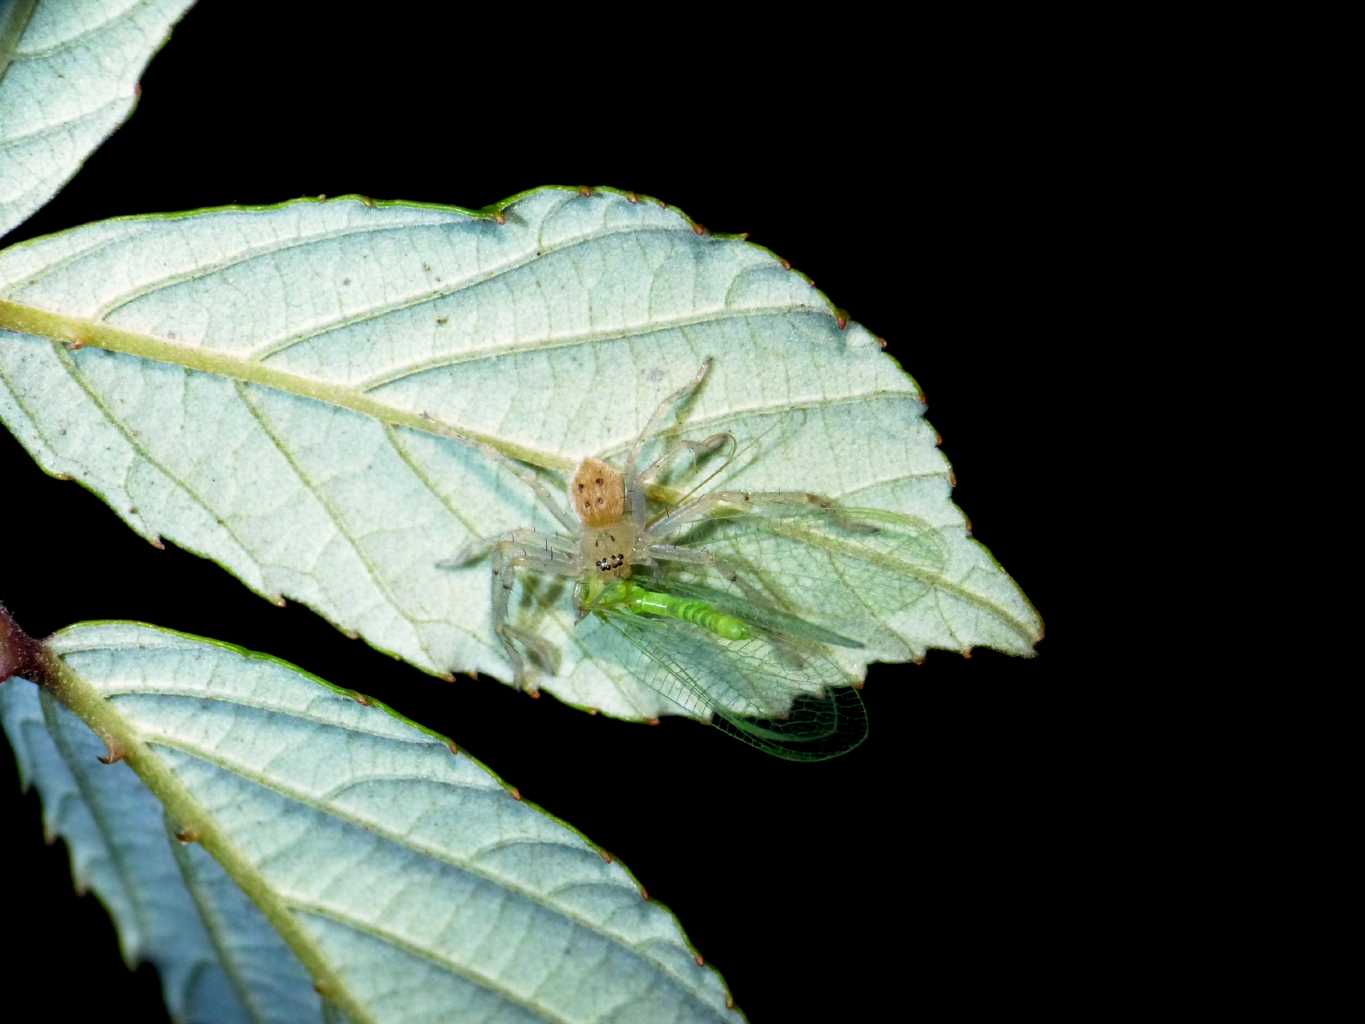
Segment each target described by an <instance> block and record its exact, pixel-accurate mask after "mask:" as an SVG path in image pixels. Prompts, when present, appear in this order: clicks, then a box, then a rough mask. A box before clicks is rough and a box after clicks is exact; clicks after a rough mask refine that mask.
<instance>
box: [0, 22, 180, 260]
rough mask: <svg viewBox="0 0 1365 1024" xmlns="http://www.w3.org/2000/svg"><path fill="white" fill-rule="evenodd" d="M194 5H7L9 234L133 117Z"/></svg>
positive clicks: (4, 65) (0, 159) (1, 140)
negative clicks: (147, 81)
mask: <svg viewBox="0 0 1365 1024" xmlns="http://www.w3.org/2000/svg"><path fill="white" fill-rule="evenodd" d="M192 2H193V0H85V2H83V3H73V2H71V0H6V2H4V3H0V236H3V235H4V234H6V233H7V232H9V231H10V230H12V229H13V228H14V227H15V226H17V225H18V224H20V223H21V222H22V221H23V220H24V219H25V218H27V217H28V216H29V214H31V213H33V211H34V210H36V209H38V208H39V207H40V206H42V205H43V204H44V203H45V202H47V201H48V200H49V199H50V198H52V196H53V195H55V194H56V192H57V190H58V189H60V188H61V187H62V185H64V184H65V183H66V182H67V180H69V179H70V178H71V176H72V175H74V174H75V173H76V171H77V170H79V169H80V166H81V164H82V163H84V162H85V159H86V158H87V157H88V156H89V155H90V154H91V153H92V152H94V150H95V149H96V148H97V147H98V146H99V145H100V143H102V142H103V141H104V140H105V139H106V138H108V137H109V136H110V135H111V134H113V132H114V130H115V129H116V128H118V126H119V125H121V124H122V123H123V122H124V121H125V120H127V119H128V116H129V115H130V114H131V113H132V112H133V107H134V106H135V105H136V103H137V98H138V85H137V79H138V75H140V74H141V73H142V69H143V68H144V67H145V66H146V64H147V62H148V61H149V60H150V59H151V58H152V55H153V54H154V53H155V52H156V51H157V50H158V49H159V48H160V47H161V45H162V43H164V42H165V41H166V38H167V36H168V35H169V33H170V30H171V26H172V25H174V24H175V23H176V22H177V21H178V20H180V17H181V16H182V15H183V14H184V13H185V11H186V10H188V9H189V7H190V6H191V4H192Z"/></svg>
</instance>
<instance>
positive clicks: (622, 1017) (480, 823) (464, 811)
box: [0, 623, 741, 1024]
mask: <svg viewBox="0 0 1365 1024" xmlns="http://www.w3.org/2000/svg"><path fill="white" fill-rule="evenodd" d="M48 648H49V650H50V651H51V652H53V654H55V655H56V656H57V658H58V659H59V668H58V669H57V671H55V672H53V673H51V676H52V678H51V679H50V680H49V684H50V685H51V687H52V688H53V692H56V693H59V694H60V695H61V697H62V699H63V700H64V701H65V702H66V703H67V704H68V705H69V706H70V707H71V708H72V709H73V710H74V711H75V712H76V714H77V715H79V716H80V717H81V718H82V719H83V720H84V722H85V723H86V724H85V725H82V724H80V723H79V722H76V721H75V720H74V719H73V718H72V716H71V715H70V714H69V713H67V712H65V711H64V710H63V709H61V708H60V707H58V706H57V705H56V703H55V702H54V701H52V699H51V697H50V696H46V695H45V696H44V697H43V698H42V700H41V701H40V700H39V699H38V698H37V697H35V695H34V694H33V690H32V687H31V686H30V685H29V684H28V683H27V682H24V681H22V680H13V681H11V682H10V683H8V684H6V685H5V686H4V687H3V689H2V690H0V719H3V721H4V724H5V727H6V730H7V731H8V732H9V733H10V736H11V739H12V740H13V742H14V745H15V749H16V750H17V751H18V752H19V756H20V761H21V764H22V765H23V768H24V770H25V773H26V775H28V776H30V777H34V778H36V780H37V782H38V785H39V788H40V789H41V790H42V791H43V795H44V800H45V805H46V814H47V817H48V821H49V825H50V827H52V828H54V829H55V830H56V831H59V832H61V833H62V834H63V835H65V836H66V838H67V840H68V842H69V843H70V844H71V848H72V856H73V861H74V864H75V867H76V874H77V877H78V878H84V879H88V880H89V881H90V884H91V885H92V886H93V887H94V888H95V889H96V891H97V892H99V893H100V895H101V897H102V898H103V899H104V900H105V902H106V903H107V904H108V905H109V907H110V910H111V911H112V912H113V914H114V916H115V919H116V920H117V922H118V924H119V929H120V934H121V936H122V938H123V943H124V949H125V952H126V953H127V954H128V955H129V956H130V957H134V956H137V955H139V954H141V955H145V956H147V957H149V958H151V959H153V960H154V961H155V962H156V963H157V964H158V966H159V967H160V968H161V970H162V971H163V974H164V977H165V983H166V988H167V998H168V1002H169V1004H170V1006H171V1008H172V1010H173V1012H177V1013H182V1014H185V1015H186V1016H187V1017H188V1018H189V1019H194V1020H213V1021H215V1024H219V1022H231V1021H236V1020H298V1021H306V1020H316V1019H318V1016H319V1013H320V1006H319V1002H318V1000H317V999H316V997H315V996H314V994H313V991H312V987H311V986H312V984H313V983H316V984H317V986H318V987H319V989H320V990H321V991H322V993H323V994H324V995H325V997H326V999H327V1001H328V1002H329V1003H330V1004H332V1005H333V1006H335V1007H338V1008H339V1009H340V1010H342V1011H344V1012H345V1013H346V1014H347V1015H348V1016H349V1017H350V1018H351V1019H352V1020H354V1021H357V1022H360V1021H385V1022H390V1021H392V1022H403V1021H430V1020H488V1021H492V1020H497V1021H509V1022H510V1021H533V1020H535V1021H541V1020H549V1021H561V1022H569V1021H608V1020H609V1021H616V1022H625V1021H640V1022H655V1021H679V1022H681V1021H708V1020H726V1021H733V1020H737V1019H741V1018H740V1015H739V1014H737V1013H736V1011H734V1010H733V1009H732V1008H729V1007H728V1005H727V1004H728V996H727V995H726V992H725V989H724V986H723V984H722V982H721V980H720V977H719V976H718V975H717V974H716V973H715V972H714V971H713V970H712V969H710V968H707V967H703V966H702V965H701V964H700V963H699V962H698V961H697V959H696V957H695V954H694V952H693V951H692V950H691V949H690V948H689V946H688V944H687V942H686V940H685V939H684V937H683V935H682V933H681V931H680V930H679V928H678V925H677V922H676V921H675V920H674V919H673V917H672V916H671V915H669V914H668V913H667V912H666V911H665V910H664V909H663V908H661V907H659V906H658V905H657V904H655V903H653V902H650V901H649V900H647V899H645V898H644V897H643V895H642V892H641V890H640V888H639V886H638V885H637V883H636V882H635V881H634V880H633V879H632V878H631V877H630V875H629V874H628V873H627V872H626V871H625V870H624V869H623V868H622V867H621V866H620V865H619V864H618V863H615V862H613V861H609V860H608V859H606V858H605V857H604V856H603V855H602V854H601V852H600V851H599V850H598V849H596V848H595V847H594V846H592V844H590V843H589V842H588V841H587V840H585V839H584V838H583V837H582V836H580V835H578V834H577V833H575V832H573V831H572V830H570V829H568V828H566V827H565V826H564V825H562V824H560V823H559V822H557V821H555V820H553V819H551V818H550V817H549V816H547V815H546V814H544V813H543V812H542V811H540V810H538V809H537V808H534V807H532V806H530V805H528V804H526V803H524V802H522V801H521V800H520V798H519V796H518V795H517V794H516V793H515V791H513V790H509V789H508V787H507V786H505V785H504V784H503V783H502V782H501V781H500V780H498V779H497V778H496V777H494V776H493V775H492V774H491V773H490V772H488V770H487V769H485V768H484V767H483V766H482V765H480V764H478V763H477V762H475V761H474V760H472V759H471V758H469V757H468V756H467V755H465V754H463V753H457V752H455V751H454V749H453V748H452V746H451V745H450V744H449V742H448V741H446V740H444V739H442V738H440V737H438V736H435V735H433V734H431V733H428V732H426V731H424V730H422V729H420V728H419V727H417V726H415V725H413V724H411V723H409V722H407V721H405V720H403V719H401V718H399V717H398V716H396V715H394V714H393V713H392V712H390V711H389V710H388V709H386V708H383V707H380V706H378V705H372V704H369V703H367V702H363V701H362V700H359V699H357V698H356V697H355V696H354V695H352V694H349V693H345V692H342V691H338V690H335V689H333V688H330V687H328V686H326V685H325V684H323V683H321V682H320V681H319V680H317V679H315V678H313V677H310V676H308V675H306V674H305V673H303V672H301V671H299V670H298V669H296V668H293V667H292V666H289V665H286V664H284V663H282V662H280V661H277V660H274V659H271V658H267V657H264V656H261V655H256V654H252V653H250V652H247V651H243V650H240V649H238V648H233V647H228V646H225V645H222V644H216V643H211V642H209V641H205V640H200V639H197V638H194V637H187V636H184V635H182V634H177V633H171V632H168V631H164V630H160V629H155V628H152V627H149V626H143V625H138V624H132V623H95V624H84V625H79V626H75V627H71V628H69V629H66V630H63V631H62V632H60V633H58V634H56V636H54V637H53V638H51V639H50V640H49V641H48ZM25 691H26V692H25ZM86 725H89V726H90V727H92V728H93V729H94V730H95V732H96V733H98V734H99V735H100V736H101V737H103V738H104V740H105V742H107V743H108V744H109V746H110V748H111V749H112V750H114V751H117V752H118V753H119V754H120V755H122V757H123V763H122V764H116V765H113V766H106V765H102V764H99V763H98V762H97V761H96V760H95V759H94V756H93V755H94V754H95V753H96V752H99V751H102V750H103V746H104V745H103V744H102V743H100V741H99V740H96V739H95V737H94V735H93V734H91V733H90V731H89V730H88V729H87V728H86ZM125 765H130V766H131V767H132V768H133V769H134V770H135V771H136V773H137V774H136V776H134V775H133V774H132V773H130V772H129V771H127V769H126V767H125ZM101 773H103V775H104V777H101ZM139 779H140V780H141V781H140V782H139V781H138V780H139ZM143 783H145V784H146V788H144V787H143ZM147 790H150V791H151V794H154V796H155V798H156V799H155V800H153V799H152V797H151V795H149V794H148V792H147ZM158 801H159V806H158V803H157V802H158ZM161 808H164V810H165V818H166V820H165V821H164V822H163V819H162V813H161ZM168 829H169V830H170V831H171V832H173V833H175V834H178V835H179V836H181V837H182V838H188V839H191V840H192V841H193V843H194V844H195V845H194V846H193V848H186V849H182V848H179V844H178V843H176V842H175V841H174V840H171V839H169V838H168ZM199 844H202V847H203V848H204V849H206V850H208V851H209V852H210V853H212V854H213V857H214V858H215V859H216V863H215V861H212V860H209V859H208V858H206V857H205V856H204V855H203V850H201V849H199V848H198V847H199ZM218 864H221V865H222V868H221V869H220V868H219V867H218ZM223 869H225V870H226V875H224V873H223ZM229 876H230V881H229ZM230 883H235V886H237V887H240V891H239V890H238V889H237V888H235V887H234V886H233V885H232V884H230ZM243 891H244V892H245V893H247V894H249V895H250V897H251V899H252V900H253V901H254V903H255V905H256V906H258V907H259V908H260V911H259V912H258V911H257V910H256V909H255V907H253V906H250V905H248V904H246V902H245V901H244V900H243V899H242V895H241V893H242V892H243ZM267 921H268V922H269V928H267V927H266V924H265V923H266V922H267ZM271 929H273V932H272V931H271ZM275 932H277V933H278V934H279V935H280V936H283V937H284V939H285V940H286V941H287V942H288V944H289V946H290V947H291V948H292V950H293V953H294V954H295V955H296V956H297V960H296V959H294V957H293V956H290V955H289V954H288V953H286V952H284V951H283V950H280V949H279V948H278V947H279V945H280V943H279V941H278V939H277V938H276V937H275V934H274V933H275ZM304 965H306V970H305V967H304Z"/></svg>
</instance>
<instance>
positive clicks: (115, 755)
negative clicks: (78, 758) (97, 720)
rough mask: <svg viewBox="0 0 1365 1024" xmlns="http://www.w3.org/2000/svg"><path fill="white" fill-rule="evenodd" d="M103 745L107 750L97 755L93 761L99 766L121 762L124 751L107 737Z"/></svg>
mask: <svg viewBox="0 0 1365 1024" xmlns="http://www.w3.org/2000/svg"><path fill="white" fill-rule="evenodd" d="M104 745H105V747H106V748H107V749H106V750H105V752H104V753H103V754H97V755H96V756H95V760H97V761H98V762H99V763H100V764H117V763H118V762H119V761H122V760H123V758H124V756H125V755H126V751H125V750H124V749H123V748H122V747H120V746H118V745H117V744H115V743H114V741H113V740H111V739H110V738H109V737H108V736H105V737H104Z"/></svg>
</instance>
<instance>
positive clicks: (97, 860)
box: [0, 679, 322, 1024]
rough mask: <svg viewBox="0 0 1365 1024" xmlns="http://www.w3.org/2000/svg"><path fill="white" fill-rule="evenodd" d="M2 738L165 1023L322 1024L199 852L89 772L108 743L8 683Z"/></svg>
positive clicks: (127, 788)
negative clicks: (156, 998)
mask: <svg viewBox="0 0 1365 1024" xmlns="http://www.w3.org/2000/svg"><path fill="white" fill-rule="evenodd" d="M0 726H3V727H4V730H5V732H6V734H7V735H8V736H9V739H10V745H11V746H12V747H13V749H14V754H15V758H16V759H17V760H18V762H19V771H20V776H21V777H22V778H23V780H24V782H25V785H32V784H36V785H37V788H38V792H39V794H40V795H41V796H42V801H43V818H44V828H45V830H46V832H47V834H48V835H50V836H60V837H61V838H62V839H64V840H65V841H66V844H67V847H68V849H69V851H70V854H71V874H72V877H73V878H74V879H75V880H76V884H77V885H78V886H80V887H81V888H83V889H89V890H91V891H93V892H94V893H95V894H96V895H97V896H99V898H100V900H101V901H102V902H103V903H104V905H105V906H106V907H107V908H108V910H109V913H110V915H111V916H112V917H113V919H114V924H115V926H116V927H117V929H118V933H119V941H120V944H121V946H122V948H123V955H124V959H125V960H126V961H127V962H128V963H129V964H134V963H137V962H139V961H142V960H146V961H148V962H150V963H153V964H155V965H156V967H157V969H158V971H159V972H160V974H161V982H162V990H163V992H164V995H165V999H166V1006H167V1009H168V1010H169V1011H170V1014H171V1017H172V1018H173V1019H175V1020H182V1021H214V1022H215V1024H234V1022H237V1021H242V1022H252V1021H254V1022H266V1021H275V1022H279V1024H295V1022H297V1024H305V1022H307V1021H321V1020H322V1013H321V1006H320V1000H319V999H318V996H317V993H316V992H315V991H314V990H313V982H312V979H311V978H310V977H309V975H308V972H307V971H305V970H304V968H303V965H302V964H301V963H300V962H299V960H298V958H297V957H295V956H294V955H293V953H291V952H290V951H289V947H287V946H286V945H285V944H284V942H283V941H282V940H281V939H280V937H279V936H278V935H277V934H276V933H275V931H274V929H272V928H271V927H270V925H269V923H268V922H267V921H266V919H265V917H264V916H263V915H262V914H261V912H260V911H259V910H258V909H257V908H256V906H255V905H254V904H253V903H252V902H251V901H250V900H248V899H247V898H246V896H245V895H244V894H243V892H242V891H241V889H239V888H238V887H237V886H236V885H235V884H234V883H233V882H232V881H231V879H229V878H228V877H227V875H226V874H224V872H223V869H222V868H221V867H220V866H219V865H218V863H217V862H216V861H215V860H213V858H211V857H210V856H209V855H208V854H207V853H206V852H204V849H203V848H202V847H201V846H199V845H197V844H182V843H180V842H177V841H176V840H175V838H174V836H173V833H174V831H175V829H174V827H173V826H171V825H170V824H169V823H167V822H166V821H165V819H164V814H163V811H162V807H161V804H160V803H158V802H157V799H156V797H154V796H153V795H152V793H151V791H150V790H148V789H147V787H146V786H144V785H143V784H142V783H141V782H140V781H139V780H138V778H137V776H136V775H134V774H133V771H132V769H131V768H129V767H128V765H127V764H126V763H117V764H113V765H104V764H101V763H100V762H99V761H98V760H97V758H99V757H100V756H102V755H103V754H104V753H105V746H104V743H103V742H101V741H100V739H99V738H98V737H96V735H95V734H94V733H93V732H91V731H90V729H89V728H87V727H86V726H85V724H84V723H82V722H81V721H80V719H78V718H77V717H76V716H75V715H73V714H72V713H71V712H70V711H68V710H67V709H66V708H65V707H63V706H62V705H61V704H60V703H58V702H57V701H56V700H54V699H53V698H52V696H51V695H50V694H47V693H44V692H42V691H40V690H39V689H38V688H37V687H36V686H32V685H30V684H28V683H27V682H25V681H24V680H21V679H14V680H11V681H10V682H9V683H7V684H6V685H4V686H0Z"/></svg>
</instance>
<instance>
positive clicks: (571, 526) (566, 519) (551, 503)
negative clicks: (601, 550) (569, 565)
mask: <svg viewBox="0 0 1365 1024" xmlns="http://www.w3.org/2000/svg"><path fill="white" fill-rule="evenodd" d="M470 443H471V444H472V445H473V446H474V447H475V448H478V449H479V450H480V451H481V452H483V453H484V454H485V455H487V456H488V457H489V458H490V459H492V460H493V461H494V462H496V463H498V464H499V465H501V466H502V468H503V469H505V470H507V471H508V472H509V473H511V474H513V475H514V476H515V477H516V478H517V479H518V480H520V481H521V482H522V483H524V484H525V485H526V486H527V487H529V488H531V490H532V491H534V492H535V495H536V497H537V498H539V499H540V501H541V504H543V505H544V506H545V507H546V508H548V509H549V510H550V513H551V514H552V515H553V516H554V517H555V519H556V520H558V521H559V525H560V526H563V527H564V528H565V529H566V530H568V531H569V532H570V533H576V532H577V531H578V522H577V520H575V518H574V517H573V515H572V514H571V513H570V512H569V511H567V510H566V509H564V508H563V507H562V506H561V505H560V503H559V502H558V501H556V500H555V498H554V495H553V494H551V493H550V489H549V488H548V487H546V486H545V482H544V481H543V480H541V479H540V477H538V476H536V475H535V474H534V473H532V472H531V471H530V470H529V469H527V468H526V467H525V466H523V465H521V464H520V463H519V462H517V461H516V460H515V459H512V458H509V457H508V456H506V455H504V454H503V453H502V452H500V451H498V450H497V449H496V448H494V447H493V446H492V445H491V444H484V443H482V442H480V441H472V442H470Z"/></svg>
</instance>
